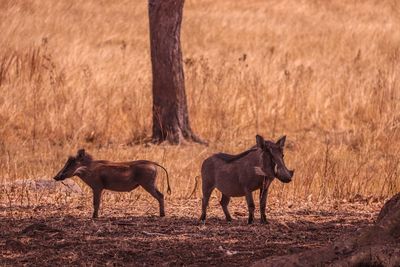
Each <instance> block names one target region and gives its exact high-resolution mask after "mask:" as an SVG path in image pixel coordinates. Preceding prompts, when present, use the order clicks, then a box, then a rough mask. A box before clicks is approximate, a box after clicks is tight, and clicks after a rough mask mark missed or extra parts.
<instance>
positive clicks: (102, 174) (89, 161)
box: [54, 149, 171, 218]
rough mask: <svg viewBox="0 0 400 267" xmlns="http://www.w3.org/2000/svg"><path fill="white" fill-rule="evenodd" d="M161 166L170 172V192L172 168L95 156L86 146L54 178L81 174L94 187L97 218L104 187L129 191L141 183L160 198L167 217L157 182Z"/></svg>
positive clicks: (153, 163)
mask: <svg viewBox="0 0 400 267" xmlns="http://www.w3.org/2000/svg"><path fill="white" fill-rule="evenodd" d="M157 166H158V167H160V168H162V169H163V170H164V171H165V173H166V175H167V185H168V189H167V192H168V194H170V193H171V188H170V186H169V178H168V172H167V170H166V169H165V168H164V167H163V166H161V165H159V164H158V163H156V162H152V161H148V160H137V161H128V162H110V161H106V160H93V158H92V156H91V155H89V154H88V153H86V152H85V150H84V149H79V150H78V152H77V154H76V156H75V157H69V158H68V160H67V162H66V163H65V165H64V167H63V168H62V169H61V170H60V171H59V172H58V173H57V175H56V176H54V179H55V180H57V181H62V180H64V179H66V178H69V177H72V176H78V177H79V178H81V179H82V181H84V182H85V183H86V184H87V185H88V186H89V187H90V188H91V189H92V190H93V206H94V211H93V218H97V217H98V214H99V207H100V199H101V193H102V191H103V190H104V189H108V190H112V191H119V192H129V191H132V190H133V189H135V188H137V187H138V186H141V187H143V188H144V189H145V190H146V191H147V192H149V193H150V194H151V195H152V196H153V197H154V198H156V199H157V201H158V203H159V205H160V216H161V217H164V216H165V211H164V195H163V194H162V193H161V192H160V191H158V189H157V188H156V186H155V181H156V176H157Z"/></svg>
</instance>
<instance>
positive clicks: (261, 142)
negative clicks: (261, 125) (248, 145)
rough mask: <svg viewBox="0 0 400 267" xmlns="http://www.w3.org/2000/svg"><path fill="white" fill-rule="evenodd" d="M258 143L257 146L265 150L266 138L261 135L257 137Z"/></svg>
mask: <svg viewBox="0 0 400 267" xmlns="http://www.w3.org/2000/svg"><path fill="white" fill-rule="evenodd" d="M256 142H257V146H258V147H259V148H261V149H264V148H265V141H264V138H263V137H262V136H261V135H258V134H257V135H256Z"/></svg>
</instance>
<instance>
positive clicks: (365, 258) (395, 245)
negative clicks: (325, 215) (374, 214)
mask: <svg viewBox="0 0 400 267" xmlns="http://www.w3.org/2000/svg"><path fill="white" fill-rule="evenodd" d="M253 266H257V267H267V266H400V193H399V194H397V195H395V196H394V197H392V198H391V199H390V200H389V201H388V202H386V203H385V205H384V206H383V208H382V209H381V212H380V213H379V216H378V219H377V221H376V223H375V224H374V225H373V226H370V227H367V228H365V229H362V230H360V232H359V233H358V234H357V235H355V236H353V237H343V238H341V239H339V240H338V241H336V242H335V243H333V244H331V245H328V246H325V247H322V248H319V249H315V250H309V251H305V252H302V253H298V254H293V255H286V256H278V257H270V258H266V259H263V260H261V261H258V262H256V263H255V264H254V265H253Z"/></svg>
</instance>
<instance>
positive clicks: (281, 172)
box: [256, 135, 294, 183]
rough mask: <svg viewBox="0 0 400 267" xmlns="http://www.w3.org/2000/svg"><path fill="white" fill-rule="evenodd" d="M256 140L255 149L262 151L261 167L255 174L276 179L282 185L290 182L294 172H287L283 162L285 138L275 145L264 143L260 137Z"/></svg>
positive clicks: (269, 142) (268, 142)
mask: <svg viewBox="0 0 400 267" xmlns="http://www.w3.org/2000/svg"><path fill="white" fill-rule="evenodd" d="M256 140H257V147H259V148H260V149H262V167H261V168H260V169H258V170H257V172H258V173H259V174H262V175H265V176H269V177H271V176H273V177H276V178H278V179H279V180H280V181H281V182H283V183H289V182H291V181H292V177H293V174H294V170H292V171H290V170H288V168H287V167H286V165H285V162H284V160H283V157H284V154H283V147H284V146H285V141H286V136H283V137H281V138H279V140H278V141H277V142H276V143H274V142H271V141H265V140H264V138H263V137H262V136H260V135H257V136H256Z"/></svg>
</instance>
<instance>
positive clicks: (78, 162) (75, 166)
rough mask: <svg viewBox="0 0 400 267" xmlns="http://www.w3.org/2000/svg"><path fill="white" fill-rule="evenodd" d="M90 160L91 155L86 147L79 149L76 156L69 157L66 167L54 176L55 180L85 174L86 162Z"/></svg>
mask: <svg viewBox="0 0 400 267" xmlns="http://www.w3.org/2000/svg"><path fill="white" fill-rule="evenodd" d="M89 160H91V156H90V155H88V154H86V153H85V150H84V149H79V150H78V152H77V153H76V156H75V157H72V156H70V157H68V159H67V162H66V163H65V165H64V167H63V168H62V169H61V170H60V171H59V172H58V173H57V174H56V176H54V180H56V181H62V180H65V179H67V178H70V177H72V176H75V175H80V174H83V173H84V172H85V171H86V170H87V167H86V164H87V162H88V161H89Z"/></svg>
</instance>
